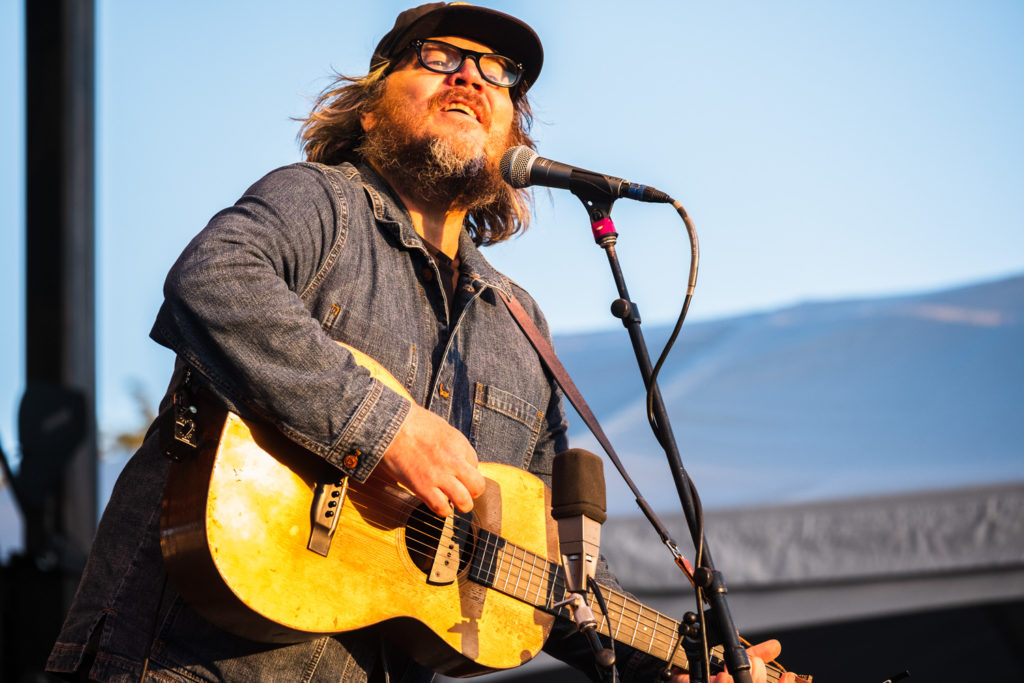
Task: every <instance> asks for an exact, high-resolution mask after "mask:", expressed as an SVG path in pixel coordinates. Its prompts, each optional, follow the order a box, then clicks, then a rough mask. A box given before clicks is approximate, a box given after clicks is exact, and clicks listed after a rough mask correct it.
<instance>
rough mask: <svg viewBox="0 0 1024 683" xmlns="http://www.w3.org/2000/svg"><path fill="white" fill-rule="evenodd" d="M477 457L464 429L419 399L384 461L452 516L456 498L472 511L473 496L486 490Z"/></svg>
mask: <svg viewBox="0 0 1024 683" xmlns="http://www.w3.org/2000/svg"><path fill="white" fill-rule="evenodd" d="M477 462H478V461H477V457H476V451H475V450H473V447H472V446H470V445H469V441H467V440H466V437H465V436H463V435H462V433H461V432H460V431H459V430H457V429H455V428H454V427H452V426H451V425H449V424H448V423H447V422H445V421H444V420H443V419H441V418H440V417H438V416H437V415H435V414H434V413H432V412H430V411H429V410H427V409H425V408H421V407H420V406H418V405H415V404H413V406H412V409H411V410H410V411H409V415H408V416H407V417H406V418H405V421H404V422H403V423H402V426H401V427H400V428H399V429H398V433H397V434H395V438H394V440H393V441H392V442H391V445H390V446H388V449H387V450H386V451H384V457H383V458H381V461H380V464H381V465H383V466H384V469H385V470H386V471H387V472H388V474H390V475H391V476H392V477H394V478H395V480H396V481H398V482H399V483H400V484H402V485H403V486H405V487H406V488H408V489H409V490H410V491H412V492H413V493H414V494H415V495H416V497H417V498H419V499H420V500H422V501H423V502H424V503H426V505H427V507H429V508H430V509H431V510H433V512H434V514H436V515H439V516H441V517H447V516H448V515H450V514H452V506H451V504H452V503H454V504H455V507H457V508H458V509H459V510H460V511H462V512H469V511H470V510H472V509H473V499H474V498H476V497H477V496H479V495H480V494H482V493H483V492H484V478H483V475H481V474H480V472H478V471H477ZM449 501H451V503H449Z"/></svg>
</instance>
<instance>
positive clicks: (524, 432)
mask: <svg viewBox="0 0 1024 683" xmlns="http://www.w3.org/2000/svg"><path fill="white" fill-rule="evenodd" d="M543 424H544V413H542V412H541V411H540V410H538V409H537V407H536V406H534V405H533V404H531V403H530V402H529V401H525V400H523V399H521V398H519V397H518V396H516V395H515V394H510V393H509V392H507V391H503V390H502V389H498V388H497V387H493V386H488V385H485V384H481V383H479V382H477V383H476V387H475V390H474V395H473V427H472V430H471V433H470V439H469V440H470V443H471V444H472V445H473V448H475V449H476V451H477V454H478V455H479V456H480V459H481V460H486V461H488V462H502V463H505V464H507V465H515V466H516V467H526V466H527V465H529V463H530V460H531V459H532V457H533V449H534V447H535V446H536V445H537V438H538V437H539V436H540V430H541V426H542V425H543Z"/></svg>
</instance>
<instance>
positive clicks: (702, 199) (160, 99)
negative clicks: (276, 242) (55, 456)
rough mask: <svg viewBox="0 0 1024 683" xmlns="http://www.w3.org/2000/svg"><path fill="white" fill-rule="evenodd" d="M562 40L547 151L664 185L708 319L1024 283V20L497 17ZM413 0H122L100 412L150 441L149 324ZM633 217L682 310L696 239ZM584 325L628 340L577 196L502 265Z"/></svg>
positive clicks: (11, 316)
mask: <svg viewBox="0 0 1024 683" xmlns="http://www.w3.org/2000/svg"><path fill="white" fill-rule="evenodd" d="M488 4H489V6H492V7H495V8H498V9H503V10H505V11H509V12H512V13H514V14H517V15H518V16H520V17H522V18H523V19H525V20H526V21H527V22H528V23H530V24H531V25H533V26H534V28H535V29H536V30H537V32H538V33H539V34H540V36H541V39H542V40H543V41H544V44H545V50H546V62H545V67H544V72H543V73H542V75H541V78H540V81H539V83H538V85H537V86H536V87H535V89H534V90H533V91H532V99H533V101H534V103H535V112H536V114H537V122H536V125H535V127H534V135H535V138H536V139H537V140H538V144H539V150H540V152H541V154H542V155H544V156H548V157H551V158H554V159H557V160H560V161H565V162H567V163H572V164H575V165H579V166H583V167H585V168H591V169H594V170H598V171H603V172H606V173H610V174H613V175H618V176H621V177H625V178H628V179H631V180H635V181H638V182H643V183H647V184H651V185H654V186H656V187H658V188H660V189H662V190H665V191H667V192H669V193H670V194H672V195H673V196H675V197H676V198H678V199H679V200H680V201H681V202H682V203H683V204H684V205H685V206H686V207H687V209H688V210H689V212H690V214H691V216H692V217H693V220H694V222H695V224H696V227H697V231H698V234H699V235H700V239H701V249H702V251H701V274H700V280H699V282H698V288H697V293H696V296H695V298H694V303H693V306H692V309H691V311H692V315H693V317H694V318H695V319H708V318H714V317H721V316H726V315H731V314H735V313H740V312H747V311H753V310H763V309H769V308H775V307H779V306H784V305H787V304H791V303H794V302H798V301H806V300H822V299H834V298H843V297H853V296H874V295H883V294H889V293H903V292H913V291H922V290H928V289H933V288H939V287H943V286H947V285H953V284H959V283H965V282H972V281H977V280H984V279H991V278H995V277H1000V276H1003V275H1008V274H1012V273H1019V272H1021V271H1024V229H1022V228H1024V192H1022V191H1021V188H1024V126H1022V124H1021V122H1022V121H1024V82H1022V81H1024V41H1021V40H1020V37H1021V36H1022V35H1024V30H1022V29H1024V5H1022V4H1021V3H1018V2H997V1H985V2H975V3H966V2H944V1H898V2H881V1H876V0H867V1H865V2H859V3H839V2H819V3H797V2H775V3H763V2H754V1H751V2H739V1H737V2H728V3H695V2H633V3H623V2H604V1H588V2H576V1H567V2H551V1H550V0H546V1H543V2H541V1H536V2H535V1H524V2H516V3H513V2H493V3H488ZM405 7H406V4H405V3H397V2H390V1H378V2H373V3H346V2H341V1H340V0H332V1H329V2H328V1H323V2H313V1H301V0H300V1H296V2H291V3H279V2H272V1H270V0H263V1H252V0H250V1H247V2H237V1H232V2H227V1H225V2H217V3H209V2H199V1H197V0H187V1H178V2H173V3H172V2H166V1H165V2H157V1H151V2H144V3H141V2H125V1H122V2H112V1H105V0H97V32H98V33H97V50H98V55H97V84H98V92H97V104H96V106H97V124H98V130H97V153H98V158H97V191H98V197H97V226H96V227H97V241H98V244H97V247H98V248H97V255H98V263H97V273H98V282H97V292H98V296H99V302H98V311H99V316H100V319H99V321H98V322H99V325H98V339H97V346H98V349H99V358H98V362H99V366H98V369H99V378H100V402H99V409H100V421H101V426H102V427H104V428H105V429H108V430H116V429H119V428H125V427H131V426H135V423H136V422H137V419H138V418H137V414H136V413H135V411H134V406H133V404H132V402H131V399H130V388H131V386H132V384H133V383H134V382H139V383H141V384H142V385H143V386H144V387H145V389H146V391H147V392H148V393H149V394H150V395H151V396H153V397H154V399H155V398H156V397H157V396H158V395H159V393H160V392H161V390H162V388H163V384H164V382H165V381H166V377H167V375H168V371H169V367H170V362H171V358H170V355H169V353H168V352H166V351H164V350H162V349H160V348H159V347H157V346H156V345H155V344H154V343H153V342H151V341H149V340H148V337H147V333H148V330H149V326H150V324H151V322H152V319H153V317H154V315H155V313H156V309H157V307H158V306H159V303H160V300H161V293H160V287H161V284H162V280H163V276H164V274H165V273H166V271H167V269H168V267H169V266H170V264H171V263H172V262H173V260H174V258H175V257H176V256H177V254H178V252H179V251H180V250H181V249H182V248H183V247H184V245H185V244H186V243H187V241H188V240H189V239H190V237H191V236H192V235H193V234H194V233H196V232H197V231H198V230H200V229H201V228H202V227H203V225H204V224H205V222H206V220H207V219H208V218H209V217H210V216H211V215H212V214H213V213H215V212H216V211H217V210H219V209H220V208H222V207H224V206H226V205H228V204H230V203H232V202H233V201H234V200H235V199H236V198H237V197H238V195H239V194H240V193H241V192H242V191H244V189H245V188H246V187H247V186H248V185H249V184H251V183H252V182H253V181H255V180H256V179H257V178H259V177H260V176H261V175H262V174H263V173H265V172H266V171H268V170H270V169H272V168H274V167H276V166H280V165H283V164H287V163H290V162H293V161H296V160H298V159H299V158H300V156H299V150H298V145H297V143H296V141H295V135H296V132H297V130H298V124H297V123H296V122H295V121H294V120H292V118H291V117H298V116H303V115H304V114H305V113H306V112H307V111H308V109H309V102H310V98H311V97H313V96H314V95H315V94H316V93H317V92H318V91H319V90H320V89H321V88H322V87H323V86H325V85H326V84H327V83H328V77H329V75H330V73H331V70H332V69H337V70H338V71H341V72H346V73H350V74H354V73H361V72H363V71H365V68H366V64H367V61H368V56H369V54H370V52H371V50H372V48H373V46H374V45H375V44H376V42H377V40H378V39H379V38H380V36H381V35H383V33H384V32H386V31H387V30H388V29H389V28H390V26H391V24H392V22H393V20H394V16H395V15H396V14H397V12H398V11H400V10H401V9H404V8H405ZM22 13H23V8H22V2H21V1H20V0H0V85H2V87H3V91H4V92H5V93H13V94H14V96H13V97H11V96H8V97H5V98H2V99H3V101H2V102H0V151H2V154H0V231H2V234H3V237H4V244H5V245H6V246H7V249H5V250H3V252H2V253H0V287H2V291H3V292H4V296H3V297H0V320H2V321H4V332H3V334H2V335H0V441H2V443H3V446H4V448H5V450H7V451H8V452H10V451H11V450H12V447H13V443H14V440H13V424H14V422H15V411H16V407H17V401H18V399H19V398H20V393H21V391H22V388H23V354H24V349H23V347H24V342H23V339H22V336H23V319H24V310H23V309H24V304H23V299H24V285H23V277H24V273H23V268H22V250H23V245H24V240H23V230H24V206H23V205H24V200H23V192H24V185H23V182H24V180H23V149H24V141H23V130H24V113H23V99H22V98H23V87H24V83H23V74H22V69H23V48H24V46H23V38H22V35H21V26H22ZM613 218H614V219H615V221H616V224H617V225H618V228H619V231H620V233H621V238H620V242H619V247H618V249H619V254H620V257H621V258H622V261H623V267H624V269H625V271H626V277H627V282H628V283H629V286H630V290H631V294H632V297H633V298H634V300H636V301H637V302H638V303H639V305H640V308H641V311H642V313H643V315H644V320H645V323H647V324H649V325H653V324H657V323H663V322H668V321H670V320H672V319H674V317H675V315H676V312H677V310H678V307H679V305H680V303H681V300H682V288H683V286H684V283H685V274H686V269H687V259H688V255H689V248H688V246H687V244H686V241H685V237H684V232H683V229H682V225H681V223H680V222H679V221H678V219H677V218H676V216H675V214H674V213H673V212H672V211H671V210H669V209H667V208H664V207H654V206H644V205H629V204H628V203H627V202H625V201H622V202H619V203H618V204H617V205H616V207H615V211H614V213H613ZM488 255H489V257H490V258H491V260H492V261H493V262H494V263H495V264H496V265H497V266H498V267H499V268H502V269H503V270H505V271H506V272H507V273H508V274H509V275H511V276H512V277H513V278H515V279H516V280H518V281H519V282H521V283H522V284H524V285H525V286H526V287H527V288H528V289H529V290H530V291H531V292H532V293H533V294H534V295H535V296H536V298H537V299H538V300H539V301H540V302H541V305H542V306H543V307H544V309H545V311H546V312H547V315H548V318H549V321H550V323H551V326H552V328H553V330H554V331H555V332H556V333H566V332H574V331H581V330H591V329H598V328H607V327H614V326H617V325H618V323H617V321H615V320H614V319H612V318H611V317H610V315H609V314H608V312H607V311H608V304H609V302H610V301H611V299H612V298H614V289H613V285H612V281H611V278H610V275H609V273H608V267H607V262H606V259H605V256H604V254H603V252H601V250H600V249H598V248H597V247H596V246H594V245H593V242H592V239H591V237H590V233H589V228H588V225H587V223H586V217H585V214H584V212H583V209H582V208H581V206H580V205H579V203H578V201H577V200H576V199H575V198H574V197H572V196H571V195H569V194H568V193H565V192H561V191H554V192H551V193H548V192H546V191H542V192H540V193H538V195H537V212H536V222H535V225H534V227H533V228H532V229H531V231H530V232H529V233H527V235H525V236H524V237H522V238H521V239H517V240H515V241H514V242H512V243H511V244H508V245H503V246H500V247H497V248H495V249H492V250H490V251H489V252H488Z"/></svg>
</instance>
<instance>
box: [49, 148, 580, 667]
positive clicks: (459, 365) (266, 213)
mask: <svg viewBox="0 0 1024 683" xmlns="http://www.w3.org/2000/svg"><path fill="white" fill-rule="evenodd" d="M459 254H460V259H461V273H460V278H459V281H458V284H457V287H456V288H455V295H454V299H455V300H454V301H448V300H447V295H446V293H445V288H444V287H442V286H441V282H440V277H441V273H440V272H439V270H438V268H437V266H436V264H435V262H434V260H433V258H432V257H431V256H430V254H429V252H428V251H427V250H426V248H425V247H424V245H423V242H422V241H421V239H420V237H419V236H418V235H417V234H416V232H415V230H414V229H413V226H412V222H411V220H410V218H409V215H408V213H407V211H406V210H405V209H404V208H403V206H402V204H401V203H400V202H399V200H398V199H397V198H396V196H395V195H394V194H393V191H392V190H391V189H390V187H389V186H388V185H387V184H386V183H385V182H384V181H383V180H382V179H381V178H380V177H379V176H377V174H376V173H375V172H374V171H373V170H372V168H370V167H369V166H367V165H363V164H360V165H359V166H356V165H353V164H350V163H344V164H341V165H340V166H337V167H328V166H323V165H319V164H310V163H301V164H295V165H292V166H288V167H285V168H281V169H278V170H276V171H273V172H271V173H270V174H268V175H267V176H265V177H264V178H263V179H261V180H260V181H258V182H257V183H256V184H255V185H253V186H252V187H251V188H250V189H249V190H248V191H247V192H246V193H245V195H244V196H243V197H242V198H241V199H240V200H239V201H238V202H237V203H236V204H235V205H234V206H232V207H230V208H228V209H225V210H224V211H221V212H220V213H218V214H217V215H216V216H214V218H213V219H212V220H211V221H210V223H209V224H208V225H207V227H206V228H205V229H204V230H203V231H202V232H201V233H200V234H199V235H198V236H197V237H196V238H195V239H194V240H193V241H192V242H191V243H190V244H189V245H188V247H187V248H186V249H185V251H184V253H183V254H182V255H181V257H180V258H179V259H178V261H177V262H176V264H175V265H174V267H173V268H172V270H171V272H170V274H169V275H168V278H167V281H166V284H165V288H164V294H165V302H164V304H163V306H162V307H161V309H160V311H159V314H158V316H157V319H156V323H155V324H154V326H153V330H152V333H151V335H152V337H153V338H154V339H155V340H156V341H157V342H159V343H161V344H163V345H165V346H168V347H169V348H171V349H173V350H174V351H175V352H176V353H177V355H178V358H179V360H180V361H183V362H184V363H185V364H187V365H188V366H189V367H191V368H193V370H194V371H195V372H196V373H197V374H198V377H199V381H201V382H202V383H203V384H204V385H205V386H206V387H207V388H208V389H209V390H210V391H211V392H212V393H213V394H215V395H216V396H217V397H219V399H220V400H221V401H222V402H223V403H224V404H225V406H227V407H228V408H229V409H230V410H232V411H233V412H236V413H238V414H240V415H241V416H243V417H246V418H255V419H261V420H265V421H269V422H271V423H273V424H274V425H276V427H277V428H278V429H279V430H280V431H281V432H282V433H283V434H285V435H286V436H287V437H289V438H290V439H292V440H294V441H295V442H297V443H299V444H300V445H302V446H304V447H305V448H306V449H308V450H310V451H312V452H314V453H316V454H318V455H320V456H321V457H323V458H325V459H326V460H327V461H329V462H330V463H332V464H333V465H335V466H336V467H337V468H339V469H340V470H342V471H343V472H344V473H345V474H348V475H350V476H352V477H354V478H356V479H357V480H364V479H365V478H366V477H367V476H368V475H369V474H370V473H371V471H372V470H373V468H374V466H375V465H376V464H377V462H378V461H379V460H380V457H381V455H382V453H383V452H384V451H385V450H386V449H387V447H388V445H389V444H390V443H391V440H392V439H393V437H394V435H395V433H396V431H397V430H398V428H399V426H400V425H401V423H402V421H403V419H404V418H405V416H406V414H407V413H408V411H409V402H408V400H407V399H404V398H402V397H401V396H399V395H398V394H396V393H395V392H393V391H391V390H389V389H386V388H384V387H383V386H382V385H381V384H380V383H379V382H378V381H377V380H374V379H372V378H371V377H370V376H369V374H368V373H367V372H366V371H365V370H364V369H362V368H361V367H359V366H358V365H356V364H355V362H354V361H353V359H352V356H351V354H350V353H349V352H348V351H347V350H345V349H344V348H343V347H341V346H339V345H338V344H336V343H335V341H342V342H345V343H347V344H349V345H351V346H354V347H356V348H358V349H360V350H362V351H364V352H365V353H367V354H368V355H370V356H371V357H372V358H374V359H376V360H377V361H378V362H379V363H381V364H382V365H383V366H384V367H385V368H387V369H388V370H389V371H390V372H391V374H392V375H394V376H395V377H396V378H398V379H399V381H401V382H402V384H404V386H405V388H406V389H407V390H408V391H409V393H410V394H411V395H412V396H413V398H414V399H415V400H416V401H417V402H418V403H419V404H420V405H422V406H424V407H426V408H428V409H429V410H431V411H433V412H434V413H436V414H438V415H440V416H441V417H443V418H445V419H446V420H447V421H448V422H449V423H450V424H452V425H453V426H455V427H456V428H457V429H459V430H460V431H461V432H462V433H463V434H465V435H466V437H467V438H468V439H469V441H470V443H471V444H472V445H473V446H474V448H476V450H477V452H478V455H479V457H480V459H481V460H484V461H494V462H502V463H506V464H511V465H515V466H517V467H521V468H524V469H527V470H529V471H530V472H532V473H533V474H535V475H537V476H539V477H540V478H541V479H543V480H544V481H545V483H547V484H549V485H550V471H551V461H552V458H553V456H554V454H555V453H556V452H558V451H561V450H564V449H565V448H566V437H565V431H566V425H565V418H564V413H563V410H562V406H561V401H560V392H559V391H558V390H557V389H556V388H555V387H554V386H553V384H552V383H551V382H550V381H549V377H548V375H547V373H546V372H545V371H544V369H543V368H542V366H541V364H540V361H539V359H538V357H537V354H536V352H535V350H534V349H533V347H532V346H531V345H530V343H529V341H528V340H527V338H526V337H525V335H524V334H523V333H522V331H521V330H520V329H519V328H518V327H517V325H516V323H515V321H514V320H513V318H512V317H511V316H510V314H509V312H508V310H507V309H506V308H505V305H504V303H503V302H502V301H501V300H500V298H499V296H498V292H499V291H502V292H506V293H510V294H514V296H515V297H516V298H518V299H519V300H520V301H521V302H522V303H523V305H524V307H525V308H526V310H527V311H528V312H529V313H530V315H531V317H532V318H533V319H534V320H535V321H536V322H537V324H538V326H540V327H541V329H542V330H544V332H545V334H546V333H547V327H546V323H545V321H544V319H543V316H542V315H541V314H540V311H539V310H538V308H537V306H536V304H535V303H534V301H533V300H532V299H531V298H530V297H529V295H528V294H527V293H526V292H525V291H524V290H522V289H521V288H520V287H518V286H517V285H515V284H514V283H513V282H511V281H510V280H509V279H508V278H506V277H505V276H503V275H502V274H501V273H499V272H497V271H496V270H495V269H494V268H493V267H492V266H491V265H490V264H489V263H487V261H486V260H485V259H484V258H483V256H482V255H481V254H480V252H479V250H478V249H477V248H476V247H475V246H474V244H473V243H472V240H470V238H469V237H468V235H467V234H466V233H465V232H464V233H463V235H462V237H461V242H460V246H459ZM156 431H157V429H151V432H156ZM158 440H159V439H158V435H157V434H155V433H151V434H150V435H149V438H148V439H147V441H146V443H145V444H144V446H143V447H142V448H141V449H140V451H139V452H138V453H137V454H136V455H135V456H134V457H133V458H132V460H131V461H130V463H129V464H128V465H127V466H126V468H125V471H124V472H123V473H122V475H121V477H120V478H119V480H118V483H117V485H116V486H115V490H114V493H113V495H112V496H111V500H110V502H109V503H108V506H107V509H106V511H105V512H104V515H103V519H102V521H101V523H100V528H99V531H98V533H97V537H96V540H95V542H94V547H93V552H92V554H91V556H90V560H89V563H88V566H87V567H86V572H85V574H84V576H83V579H82V583H81V585H80V587H79V591H78V593H77V595H76V598H75V602H74V605H73V606H72V609H71V612H70V613H69V615H68V617H67V620H66V622H65V625H64V629H63V631H62V633H61V635H60V637H59V639H58V642H57V644H56V645H55V647H54V650H53V652H52V654H51V656H50V660H49V662H48V667H49V668H50V670H52V671H57V672H68V671H74V670H76V668H78V667H79V666H80V663H81V662H82V661H83V659H82V658H83V653H84V652H86V651H87V650H88V652H89V653H91V656H92V657H94V659H95V664H94V665H93V670H92V672H93V675H94V676H96V677H97V678H98V679H100V680H124V681H129V680H138V674H139V671H140V667H141V662H142V660H143V659H144V658H145V656H146V653H147V652H148V653H149V654H150V656H151V663H150V665H149V672H150V676H151V677H153V678H154V679H155V680H171V681H215V680H289V681H292V680H296V681H298V680H301V681H339V680H340V681H363V680H366V679H367V674H368V672H371V671H372V670H373V668H374V666H375V662H377V661H378V659H379V653H380V648H381V644H380V643H379V642H378V641H377V640H376V639H375V638H374V637H373V636H371V635H368V634H366V633H358V632H357V633H350V634H343V635H341V636H336V637H333V638H321V639H318V640H314V641H310V642H306V643H299V644H297V645H290V646H286V647H281V646H268V645H262V644H256V643H251V642H248V641H244V640H242V639H239V638H236V637H234V636H232V635H230V634H227V633H224V632H222V631H220V630H218V629H216V628H215V627H213V626H212V625H210V624H208V623H207V622H205V621H204V620H202V619H201V618H200V617H198V616H197V615H195V613H194V612H192V610H191V609H190V608H189V607H188V606H187V605H185V604H184V603H183V602H182V601H181V599H180V597H179V596H177V593H176V591H175V590H174V586H173V585H172V584H169V583H167V582H166V581H165V579H164V577H165V574H164V572H163V564H162V557H161V553H160V548H159V516H160V499H161V495H162V490H163V483H164V481H165V479H166V472H167V468H168V464H167V463H166V462H165V461H164V459H163V457H162V456H161V455H160V454H159V452H158V451H159V448H158V447H157V442H158ZM560 628H564V626H563V627H560ZM154 634H155V636H156V637H155V639H152V636H153V635H154ZM561 637H562V636H561V635H560V636H559V638H561ZM151 639H152V644H150V641H151ZM570 640H571V641H579V640H581V639H579V638H574V639H570ZM566 642H567V643H568V642H569V641H566ZM87 643H89V646H88V648H87V647H86V644H87ZM578 644H579V643H575V644H574V645H578ZM554 649H555V650H558V649H559V648H558V647H557V644H556V646H555V647H554ZM562 649H563V650H564V651H565V652H564V653H562V656H563V657H565V658H568V659H572V658H573V655H572V652H571V650H574V649H575V648H574V647H563V648H562ZM409 670H410V671H415V667H411V668H410V669H409ZM396 678H398V677H396Z"/></svg>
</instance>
